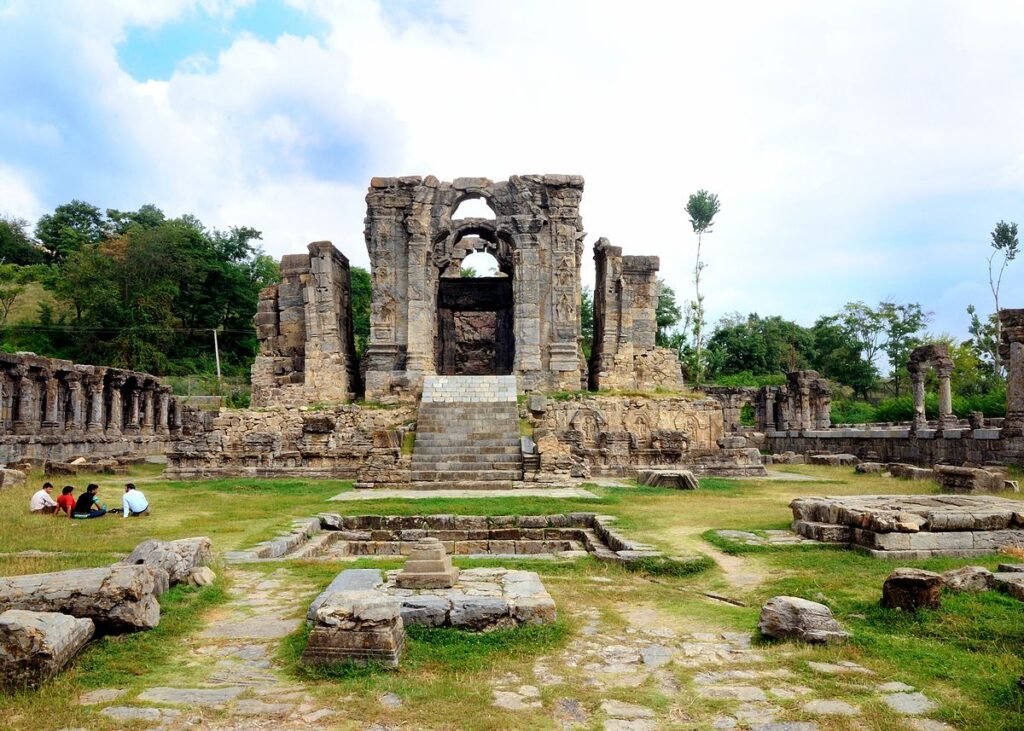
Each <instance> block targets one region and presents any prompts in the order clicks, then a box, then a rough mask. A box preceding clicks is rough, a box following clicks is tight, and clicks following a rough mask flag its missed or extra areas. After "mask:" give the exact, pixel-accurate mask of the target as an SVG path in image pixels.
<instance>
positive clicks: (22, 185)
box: [0, 165, 45, 221]
mask: <svg viewBox="0 0 1024 731" xmlns="http://www.w3.org/2000/svg"><path fill="white" fill-rule="evenodd" d="M44 210H45V209H44V208H43V206H42V204H40V202H39V199H38V198H37V197H36V195H35V193H34V192H33V191H32V186H31V185H29V183H28V181H27V180H26V176H25V175H23V174H22V173H19V172H18V171H16V170H14V169H12V168H9V167H5V166H3V165H0V215H3V216H9V217H14V218H24V219H26V220H28V221H33V220H35V219H36V218H38V217H39V216H41V215H42V214H43V213H44Z"/></svg>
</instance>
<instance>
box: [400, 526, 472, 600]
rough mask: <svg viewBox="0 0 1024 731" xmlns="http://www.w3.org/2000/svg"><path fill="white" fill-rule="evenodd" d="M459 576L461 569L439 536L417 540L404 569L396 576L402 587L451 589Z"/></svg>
mask: <svg viewBox="0 0 1024 731" xmlns="http://www.w3.org/2000/svg"><path fill="white" fill-rule="evenodd" d="M458 578H459V570H458V569H457V568H455V567H454V566H452V560H451V558H450V557H449V556H448V555H447V554H446V553H445V552H444V546H443V545H441V541H440V540H439V539H437V538H422V539H420V540H419V541H417V542H416V544H415V545H414V546H413V548H412V552H411V553H410V554H409V558H408V559H407V560H406V562H405V566H404V567H403V568H402V571H401V572H400V573H399V574H398V576H397V577H395V585H396V586H398V587H399V588H401V589H450V588H451V587H452V586H453V585H454V584H455V581H456V580H457V579H458Z"/></svg>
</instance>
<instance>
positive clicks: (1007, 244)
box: [988, 221, 1020, 375]
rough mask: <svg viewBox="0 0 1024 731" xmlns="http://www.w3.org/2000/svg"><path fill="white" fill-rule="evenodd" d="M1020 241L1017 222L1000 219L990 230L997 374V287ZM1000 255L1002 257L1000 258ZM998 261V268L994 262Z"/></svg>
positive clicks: (994, 361) (990, 285)
mask: <svg viewBox="0 0 1024 731" xmlns="http://www.w3.org/2000/svg"><path fill="white" fill-rule="evenodd" d="M1019 246H1020V241H1019V240H1018V238H1017V224H1016V223H1007V222H1006V221H1000V222H999V223H997V224H996V227H995V229H993V231H992V253H991V254H989V255H988V286H989V289H991V290H992V299H993V300H995V304H996V317H995V323H994V324H995V327H996V332H995V348H996V349H995V350H994V352H993V356H992V363H993V364H994V366H993V367H994V372H995V374H996V375H999V373H1000V370H1001V368H1002V363H1001V362H1000V360H999V350H998V348H999V338H1000V334H1001V330H1002V328H1001V326H1000V324H999V287H1000V286H1002V284H1003V272H1005V271H1006V265H1007V264H1009V263H1010V262H1011V261H1013V260H1014V259H1016V258H1017V249H1018V247H1019ZM1000 255H1001V256H1002V259H1001V260H1000ZM997 263H998V268H996V264H997Z"/></svg>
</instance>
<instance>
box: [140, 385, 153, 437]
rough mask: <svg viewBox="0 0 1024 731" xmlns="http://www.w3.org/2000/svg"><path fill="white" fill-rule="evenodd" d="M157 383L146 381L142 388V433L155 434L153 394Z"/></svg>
mask: <svg viewBox="0 0 1024 731" xmlns="http://www.w3.org/2000/svg"><path fill="white" fill-rule="evenodd" d="M155 390H156V384H155V383H153V381H146V384H145V385H144V386H143V388H142V430H141V431H142V433H143V434H153V432H154V429H153V418H154V417H153V395H154V393H153V392H154V391H155Z"/></svg>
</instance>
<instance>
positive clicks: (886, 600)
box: [882, 568, 942, 612]
mask: <svg viewBox="0 0 1024 731" xmlns="http://www.w3.org/2000/svg"><path fill="white" fill-rule="evenodd" d="M941 592H942V576H940V575H939V574H937V573H935V572H934V571H925V570H923V569H911V568H900V569H896V570H895V571H893V572H892V573H891V574H889V578H887V579H886V580H885V583H884V584H883V585H882V606H883V607H887V608H889V609H901V610H903V611H905V612H916V611H917V610H918V609H938V608H939V600H940V597H941Z"/></svg>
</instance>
